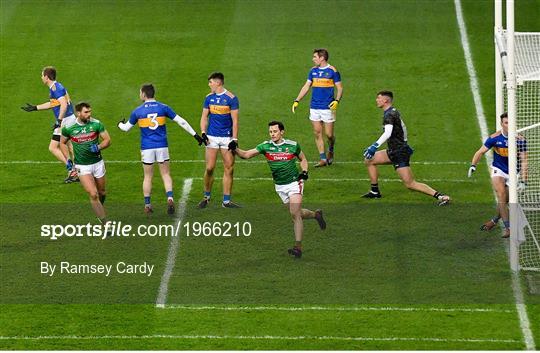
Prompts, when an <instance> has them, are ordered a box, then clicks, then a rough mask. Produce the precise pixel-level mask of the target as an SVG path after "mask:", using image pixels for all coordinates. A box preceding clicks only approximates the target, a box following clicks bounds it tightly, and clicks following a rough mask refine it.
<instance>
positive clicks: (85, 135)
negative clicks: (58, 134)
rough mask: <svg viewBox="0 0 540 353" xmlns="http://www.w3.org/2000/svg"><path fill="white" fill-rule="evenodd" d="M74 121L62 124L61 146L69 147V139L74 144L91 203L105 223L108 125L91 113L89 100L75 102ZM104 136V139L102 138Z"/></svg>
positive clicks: (84, 185)
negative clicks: (105, 156) (103, 154)
mask: <svg viewBox="0 0 540 353" xmlns="http://www.w3.org/2000/svg"><path fill="white" fill-rule="evenodd" d="M75 115H76V117H77V119H76V121H75V123H74V124H73V125H71V126H64V127H63V128H62V138H61V139H60V142H61V146H62V148H64V149H67V143H68V141H71V143H72V145H73V154H74V155H75V158H74V159H75V169H76V170H77V172H78V174H79V179H80V181H81V185H82V186H83V188H84V190H85V191H86V192H87V193H88V195H89V196H90V203H91V204H92V209H93V210H94V213H95V214H96V216H97V218H98V219H99V220H100V222H101V223H102V224H105V223H106V218H105V208H104V207H103V203H104V202H105V163H104V162H103V158H102V157H101V150H103V149H105V148H107V147H109V145H110V144H111V138H110V136H109V133H108V132H107V131H106V130H105V126H103V124H102V123H101V122H100V121H99V120H96V119H94V118H92V117H91V115H92V108H91V107H90V104H88V103H86V102H81V103H79V104H77V105H76V106H75ZM100 137H101V143H100V142H99V139H100Z"/></svg>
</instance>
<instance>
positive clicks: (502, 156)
mask: <svg viewBox="0 0 540 353" xmlns="http://www.w3.org/2000/svg"><path fill="white" fill-rule="evenodd" d="M516 144H517V151H518V153H520V152H526V151H527V142H526V141H525V139H524V138H523V136H519V135H518V136H517V138H516ZM484 146H486V148H491V149H493V163H492V164H491V165H492V166H494V167H496V168H499V169H500V170H502V171H503V172H505V173H506V174H508V136H505V135H504V134H503V133H502V131H497V132H496V133H494V134H493V135H491V136H490V137H488V138H487V139H486V142H484ZM518 161H519V156H518ZM519 164H520V163H519V162H518V171H519Z"/></svg>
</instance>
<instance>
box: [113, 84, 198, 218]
mask: <svg viewBox="0 0 540 353" xmlns="http://www.w3.org/2000/svg"><path fill="white" fill-rule="evenodd" d="M155 92H156V90H155V88H154V85H152V84H151V83H147V84H143V85H142V87H141V89H140V91H139V97H140V99H141V100H142V101H143V102H144V103H143V104H142V105H140V106H139V107H137V109H135V110H134V111H133V112H132V113H131V116H130V117H129V121H128V122H126V121H125V119H124V120H122V121H120V122H119V123H118V128H119V129H120V130H122V131H129V130H130V129H131V128H132V127H133V126H135V124H139V128H140V130H141V159H142V163H143V171H144V179H143V195H144V212H145V213H146V214H151V213H153V212H154V211H153V208H152V204H151V194H152V178H153V176H154V163H156V162H157V163H158V165H159V172H160V174H161V179H162V180H163V186H164V187H165V192H166V195H167V213H168V214H171V215H172V214H174V212H175V206H174V195H173V182H172V178H171V174H170V167H169V147H168V146H169V145H168V142H167V127H166V125H165V124H166V122H167V119H166V118H169V119H171V120H172V121H174V122H175V123H177V124H178V125H180V127H182V128H183V129H184V130H186V131H187V132H188V133H189V134H190V135H191V136H193V137H194V138H195V140H197V142H198V143H199V146H200V145H201V144H203V143H204V141H203V139H202V138H201V137H200V136H199V135H198V134H197V133H196V132H195V130H193V128H192V127H191V125H189V123H188V122H187V121H186V120H184V119H183V118H182V117H180V116H179V115H178V114H176V113H175V112H174V111H173V110H172V109H171V108H170V107H169V106H168V105H165V104H163V103H161V102H158V101H156V100H155V98H154V97H155Z"/></svg>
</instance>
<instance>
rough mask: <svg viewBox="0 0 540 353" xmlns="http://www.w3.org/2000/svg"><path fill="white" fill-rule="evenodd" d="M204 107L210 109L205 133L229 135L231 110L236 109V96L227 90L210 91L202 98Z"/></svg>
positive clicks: (237, 104)
mask: <svg viewBox="0 0 540 353" xmlns="http://www.w3.org/2000/svg"><path fill="white" fill-rule="evenodd" d="M204 108H205V109H208V110H209V111H210V112H209V114H208V128H207V129H206V134H207V135H209V136H216V137H231V136H232V116H231V111H232V110H238V108H239V103H238V98H237V97H236V96H235V95H234V94H232V93H231V92H229V91H227V90H225V91H223V92H221V93H210V94H209V95H207V96H206V98H205V99H204Z"/></svg>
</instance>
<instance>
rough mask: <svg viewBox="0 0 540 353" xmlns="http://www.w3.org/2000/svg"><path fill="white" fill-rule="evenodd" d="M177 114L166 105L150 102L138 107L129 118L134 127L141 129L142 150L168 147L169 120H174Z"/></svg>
mask: <svg viewBox="0 0 540 353" xmlns="http://www.w3.org/2000/svg"><path fill="white" fill-rule="evenodd" d="M175 116H176V113H175V112H174V111H173V110H172V109H171V108H170V107H169V106H168V105H166V104H163V103H160V102H157V101H155V100H149V101H146V102H144V103H143V104H142V105H140V106H139V107H137V109H135V110H134V111H133V112H132V113H131V116H130V117H129V122H130V123H131V124H132V125H135V124H139V127H140V128H141V150H148V149H151V148H162V147H168V143H167V127H166V126H165V123H166V121H167V118H170V119H174V117H175Z"/></svg>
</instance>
